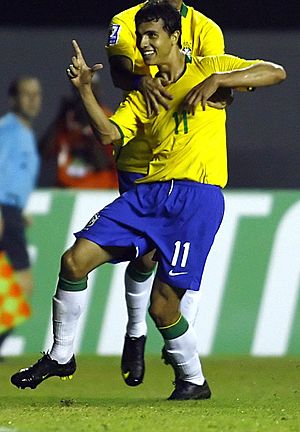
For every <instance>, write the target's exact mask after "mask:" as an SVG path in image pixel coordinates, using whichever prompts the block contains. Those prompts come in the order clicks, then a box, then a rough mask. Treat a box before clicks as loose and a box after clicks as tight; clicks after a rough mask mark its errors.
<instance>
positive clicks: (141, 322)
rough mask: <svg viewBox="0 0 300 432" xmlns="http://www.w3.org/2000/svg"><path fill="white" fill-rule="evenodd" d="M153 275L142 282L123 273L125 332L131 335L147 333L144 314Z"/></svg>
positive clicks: (137, 335)
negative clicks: (126, 317)
mask: <svg viewBox="0 0 300 432" xmlns="http://www.w3.org/2000/svg"><path fill="white" fill-rule="evenodd" d="M152 282H153V277H151V276H150V277H149V278H148V279H147V280H145V281H144V282H137V281H135V280H133V279H132V278H131V277H130V276H129V275H128V272H127V271H126V273H125V289H126V291H125V298H126V305H127V313H128V322H127V327H126V332H127V334H128V335H129V336H131V337H140V336H143V335H146V334H147V323H146V315H147V310H148V303H149V298H150V293H151V288H152Z"/></svg>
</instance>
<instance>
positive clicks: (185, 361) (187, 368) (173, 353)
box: [165, 325, 205, 385]
mask: <svg viewBox="0 0 300 432" xmlns="http://www.w3.org/2000/svg"><path fill="white" fill-rule="evenodd" d="M196 347H197V338H196V333H195V331H194V329H193V328H192V326H191V325H190V326H189V328H188V329H187V331H186V332H185V333H184V334H183V335H181V336H179V337H177V338H175V339H170V340H168V339H165V349H166V350H167V353H168V354H169V356H170V357H171V359H172V364H175V365H176V371H177V372H178V373H179V377H180V378H181V379H182V380H184V381H189V382H191V383H193V384H197V385H202V384H203V383H204V381H205V378H204V376H203V373H202V368H201V363H200V359H199V356H198V353H197V349H196Z"/></svg>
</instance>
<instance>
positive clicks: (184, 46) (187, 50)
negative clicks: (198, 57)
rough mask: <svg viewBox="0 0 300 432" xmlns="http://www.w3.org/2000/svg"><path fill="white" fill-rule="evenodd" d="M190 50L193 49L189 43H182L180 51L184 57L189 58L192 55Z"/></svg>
mask: <svg viewBox="0 0 300 432" xmlns="http://www.w3.org/2000/svg"><path fill="white" fill-rule="evenodd" d="M192 49H193V46H192V44H191V43H190V42H183V43H182V49H181V51H182V52H183V54H185V55H186V56H188V57H191V55H192Z"/></svg>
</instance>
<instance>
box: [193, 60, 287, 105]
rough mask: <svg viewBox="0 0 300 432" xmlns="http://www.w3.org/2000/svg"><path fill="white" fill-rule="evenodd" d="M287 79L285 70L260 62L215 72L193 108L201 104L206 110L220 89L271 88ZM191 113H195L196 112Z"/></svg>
mask: <svg viewBox="0 0 300 432" xmlns="http://www.w3.org/2000/svg"><path fill="white" fill-rule="evenodd" d="M285 78H286V72H285V70H284V68H283V67H282V66H280V65H278V64H275V63H271V62H259V63H256V64H252V65H251V66H249V67H245V68H241V69H236V70H231V71H225V72H215V73H213V74H211V75H210V76H209V77H208V78H206V79H205V80H204V81H202V83H201V84H200V85H199V92H198V94H197V100H195V101H193V103H192V105H191V106H196V105H198V104H199V103H201V105H202V108H203V110H205V107H206V104H207V101H208V99H209V98H210V96H211V95H212V94H213V93H215V91H216V90H217V89H218V88H223V87H224V88H228V87H229V88H236V87H264V86H271V85H274V84H278V83H280V82H281V81H283V80H285ZM192 97H194V95H192ZM186 109H187V108H186ZM190 112H192V113H193V114H194V113H195V111H194V110H191V111H190Z"/></svg>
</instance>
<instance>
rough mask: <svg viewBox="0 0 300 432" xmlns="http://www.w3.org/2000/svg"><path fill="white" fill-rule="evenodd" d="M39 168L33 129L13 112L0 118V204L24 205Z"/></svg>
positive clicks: (33, 185)
mask: <svg viewBox="0 0 300 432" xmlns="http://www.w3.org/2000/svg"><path fill="white" fill-rule="evenodd" d="M38 171H39V156H38V152H37V142H36V138H35V136H34V133H33V131H32V130H31V129H30V128H28V127H26V126H25V125H24V124H23V123H22V122H21V121H20V120H19V118H18V117H17V116H16V115H15V114H13V113H7V114H6V115H4V116H3V117H1V118H0V204H6V205H11V206H16V207H19V208H21V209H23V208H24V207H25V206H26V203H27V200H28V198H29V195H30V193H31V192H32V191H33V189H34V187H35V184H36V180H37V176H38Z"/></svg>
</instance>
